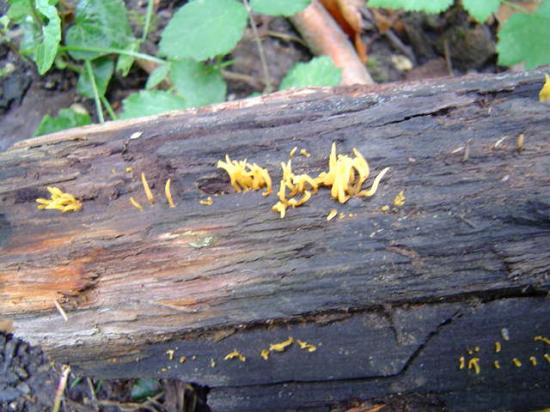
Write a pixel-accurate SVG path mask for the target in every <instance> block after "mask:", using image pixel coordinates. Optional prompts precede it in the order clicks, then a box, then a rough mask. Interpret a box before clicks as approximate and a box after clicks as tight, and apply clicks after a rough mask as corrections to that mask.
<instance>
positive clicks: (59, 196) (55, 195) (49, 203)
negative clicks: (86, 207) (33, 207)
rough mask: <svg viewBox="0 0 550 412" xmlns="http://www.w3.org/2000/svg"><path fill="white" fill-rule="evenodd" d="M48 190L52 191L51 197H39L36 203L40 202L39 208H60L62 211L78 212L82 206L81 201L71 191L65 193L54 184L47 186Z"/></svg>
mask: <svg viewBox="0 0 550 412" xmlns="http://www.w3.org/2000/svg"><path fill="white" fill-rule="evenodd" d="M47 189H48V192H50V198H49V199H44V198H38V199H36V203H38V205H37V208H38V209H41V210H42V209H46V210H59V211H60V212H63V213H65V212H78V211H79V210H80V209H81V208H82V203H80V202H79V201H78V200H77V199H76V198H75V197H74V196H73V195H71V194H69V193H64V192H63V191H62V190H61V189H59V188H57V187H53V186H48V187H47Z"/></svg>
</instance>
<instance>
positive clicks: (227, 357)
mask: <svg viewBox="0 0 550 412" xmlns="http://www.w3.org/2000/svg"><path fill="white" fill-rule="evenodd" d="M231 359H238V360H240V361H241V362H245V361H246V356H244V355H243V354H242V353H240V352H239V351H237V350H234V351H233V352H229V353H228V354H227V355H225V357H224V358H223V360H231Z"/></svg>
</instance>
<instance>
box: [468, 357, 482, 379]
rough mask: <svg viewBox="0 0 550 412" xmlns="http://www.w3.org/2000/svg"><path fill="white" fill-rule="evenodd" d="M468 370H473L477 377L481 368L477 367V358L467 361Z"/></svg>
mask: <svg viewBox="0 0 550 412" xmlns="http://www.w3.org/2000/svg"><path fill="white" fill-rule="evenodd" d="M468 369H473V370H474V372H475V374H476V375H479V372H481V368H480V366H479V358H477V357H474V358H472V359H470V360H469V361H468Z"/></svg>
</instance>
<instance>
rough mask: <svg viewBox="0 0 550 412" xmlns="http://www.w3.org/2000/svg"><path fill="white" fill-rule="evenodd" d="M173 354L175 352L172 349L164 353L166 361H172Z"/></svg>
mask: <svg viewBox="0 0 550 412" xmlns="http://www.w3.org/2000/svg"><path fill="white" fill-rule="evenodd" d="M174 353H176V351H175V350H174V349H168V350H167V351H166V355H167V356H168V360H173V359H174Z"/></svg>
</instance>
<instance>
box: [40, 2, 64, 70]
mask: <svg viewBox="0 0 550 412" xmlns="http://www.w3.org/2000/svg"><path fill="white" fill-rule="evenodd" d="M35 1H36V11H37V12H38V13H40V14H41V15H42V16H44V17H45V18H46V21H47V23H46V25H44V26H42V33H41V38H40V42H39V44H38V45H37V47H36V49H35V52H34V61H35V62H36V65H37V66H38V73H40V74H41V75H42V74H44V73H46V72H47V71H48V70H49V69H50V67H52V64H53V62H54V60H55V56H56V55H57V49H58V48H59V42H60V41H61V19H60V18H59V15H58V14H57V9H56V8H55V6H53V5H51V4H50V1H49V0H35Z"/></svg>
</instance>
